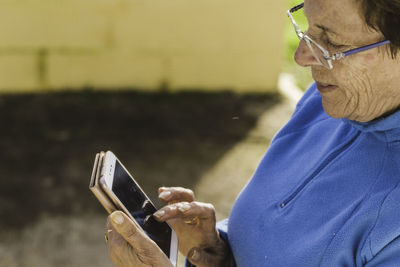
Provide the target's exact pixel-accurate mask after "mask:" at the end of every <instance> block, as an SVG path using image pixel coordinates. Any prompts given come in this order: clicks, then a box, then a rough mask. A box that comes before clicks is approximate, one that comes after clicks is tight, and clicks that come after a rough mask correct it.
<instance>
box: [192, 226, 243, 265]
mask: <svg viewBox="0 0 400 267" xmlns="http://www.w3.org/2000/svg"><path fill="white" fill-rule="evenodd" d="M228 220H229V219H225V220H222V221H219V222H217V229H218V232H219V235H220V237H221V238H222V239H223V240H224V241H225V242H226V244H228V246H229V240H228ZM229 251H230V253H229V264H228V263H227V264H228V265H226V266H229V267H236V263H235V259H234V258H233V254H232V250H231V248H230V246H229ZM185 267H194V265H193V264H191V263H190V262H189V261H188V260H187V259H186V263H185Z"/></svg>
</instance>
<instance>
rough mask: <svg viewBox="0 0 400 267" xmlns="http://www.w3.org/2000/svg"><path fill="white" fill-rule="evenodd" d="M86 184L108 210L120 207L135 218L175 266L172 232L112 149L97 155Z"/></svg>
mask: <svg viewBox="0 0 400 267" xmlns="http://www.w3.org/2000/svg"><path fill="white" fill-rule="evenodd" d="M89 187H90V189H91V190H92V192H93V193H94V194H95V196H96V197H97V198H98V199H99V201H100V203H101V204H102V205H103V206H104V208H105V209H106V210H107V211H108V212H109V213H111V212H112V211H115V210H121V211H123V212H124V213H125V214H126V215H127V216H128V217H129V218H131V219H132V220H135V221H136V222H137V223H138V224H139V225H140V227H142V229H143V230H144V231H145V232H146V234H147V235H148V236H149V237H150V238H151V239H152V240H153V241H154V242H155V243H156V244H157V245H158V246H159V247H160V248H161V250H162V251H163V252H164V253H165V254H166V255H167V256H168V258H169V259H170V261H171V262H172V264H173V265H174V266H176V261H177V251H178V240H177V236H176V234H175V232H174V231H173V230H172V229H171V227H170V226H169V225H168V224H167V223H166V222H163V223H160V222H157V221H156V220H155V219H154V217H153V213H154V212H156V208H155V207H154V205H153V203H152V202H151V200H150V199H149V198H148V197H147V195H146V194H145V193H144V192H143V190H142V189H141V188H140V186H139V185H138V184H137V183H136V181H135V180H134V179H133V177H132V176H131V175H130V174H129V172H128V171H127V170H126V169H125V167H124V166H123V165H122V163H121V162H120V161H119V160H118V159H117V157H116V156H115V155H114V154H113V153H112V152H111V151H108V152H106V153H100V154H99V156H96V159H95V166H94V168H93V173H92V179H91V182H90V186H89Z"/></svg>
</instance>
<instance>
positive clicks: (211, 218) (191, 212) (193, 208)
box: [154, 202, 216, 227]
mask: <svg viewBox="0 0 400 267" xmlns="http://www.w3.org/2000/svg"><path fill="white" fill-rule="evenodd" d="M154 217H155V218H156V220H158V221H167V220H171V219H177V218H181V219H183V220H187V219H192V218H194V217H198V218H199V219H200V220H202V223H203V224H209V225H210V226H212V227H215V221H216V219H215V209H214V206H213V205H212V204H209V203H202V202H190V203H189V202H179V203H176V204H172V205H168V206H165V207H163V208H161V209H160V210H158V211H157V212H155V213H154Z"/></svg>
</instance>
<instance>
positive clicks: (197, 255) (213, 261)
mask: <svg viewBox="0 0 400 267" xmlns="http://www.w3.org/2000/svg"><path fill="white" fill-rule="evenodd" d="M187 258H188V260H189V261H190V263H192V264H193V265H195V266H197V267H200V266H207V267H211V266H220V261H221V257H220V255H218V254H215V253H210V252H208V251H206V250H204V249H200V248H192V249H191V250H190V251H189V253H188V255H187Z"/></svg>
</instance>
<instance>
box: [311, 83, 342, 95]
mask: <svg viewBox="0 0 400 267" xmlns="http://www.w3.org/2000/svg"><path fill="white" fill-rule="evenodd" d="M316 84H317V88H318V91H320V92H321V93H325V92H331V91H334V90H335V89H337V88H338V87H337V86H336V85H333V84H329V83H322V82H316Z"/></svg>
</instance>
